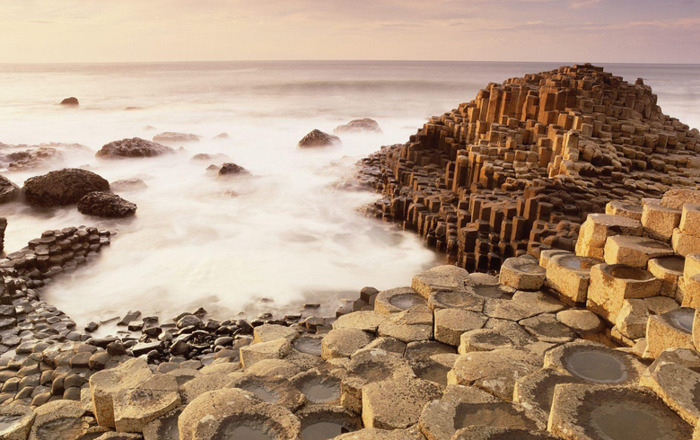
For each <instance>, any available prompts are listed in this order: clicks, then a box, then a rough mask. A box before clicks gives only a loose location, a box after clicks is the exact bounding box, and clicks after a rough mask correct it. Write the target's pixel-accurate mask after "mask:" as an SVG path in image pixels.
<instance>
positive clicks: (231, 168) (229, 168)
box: [219, 162, 250, 176]
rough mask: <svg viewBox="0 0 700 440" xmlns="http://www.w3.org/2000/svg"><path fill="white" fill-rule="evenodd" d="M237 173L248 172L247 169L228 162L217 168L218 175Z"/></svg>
mask: <svg viewBox="0 0 700 440" xmlns="http://www.w3.org/2000/svg"><path fill="white" fill-rule="evenodd" d="M238 174H250V172H249V171H248V170H246V169H245V168H243V167H242V166H240V165H236V164H235V163H232V162H228V163H225V164H223V165H222V166H221V168H220V169H219V176H234V175H238Z"/></svg>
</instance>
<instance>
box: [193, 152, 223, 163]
mask: <svg viewBox="0 0 700 440" xmlns="http://www.w3.org/2000/svg"><path fill="white" fill-rule="evenodd" d="M217 159H221V160H225V159H228V156H227V155H225V154H207V153H199V154H195V155H194V156H192V159H190V160H191V161H192V162H200V161H205V160H206V161H212V160H217Z"/></svg>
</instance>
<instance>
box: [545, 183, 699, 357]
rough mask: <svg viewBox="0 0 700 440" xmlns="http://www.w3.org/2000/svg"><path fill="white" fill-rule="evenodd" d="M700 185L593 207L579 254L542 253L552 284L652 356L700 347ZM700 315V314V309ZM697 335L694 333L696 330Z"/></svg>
mask: <svg viewBox="0 0 700 440" xmlns="http://www.w3.org/2000/svg"><path fill="white" fill-rule="evenodd" d="M698 202H700V190H690V189H672V190H670V191H668V192H666V194H664V196H663V197H661V198H658V199H652V198H645V199H643V200H642V201H641V202H640V203H637V204H635V203H631V202H627V201H611V202H609V203H608V204H607V206H606V214H590V215H589V216H588V219H587V220H586V221H585V222H584V223H583V225H582V226H581V229H580V234H579V239H578V242H577V244H576V253H575V254H574V253H571V252H567V251H559V250H548V251H543V252H541V255H540V261H541V264H542V266H544V267H545V268H546V274H547V284H548V286H549V287H550V288H551V289H552V291H553V292H556V293H557V294H558V295H559V297H560V298H561V299H563V300H564V301H565V302H567V303H569V304H576V305H580V306H585V307H587V308H588V309H589V310H591V311H594V312H595V313H596V314H598V315H599V316H600V317H601V318H603V319H604V320H606V321H607V322H608V323H609V324H610V326H611V327H612V330H611V332H610V336H611V337H612V339H613V340H615V341H616V342H618V343H621V344H623V345H627V346H630V347H634V350H635V351H636V352H637V353H638V354H640V355H644V356H645V357H649V358H657V357H658V356H659V355H660V354H661V353H662V352H663V351H664V350H665V349H667V348H673V347H682V348H688V349H697V348H700V324H698V325H697V326H694V325H693V321H694V316H695V315H696V313H695V310H697V309H700V204H698ZM698 315H699V318H698V319H700V313H698ZM694 329H696V330H695V333H696V334H697V335H696V336H697V337H696V338H695V340H694V339H693V331H694Z"/></svg>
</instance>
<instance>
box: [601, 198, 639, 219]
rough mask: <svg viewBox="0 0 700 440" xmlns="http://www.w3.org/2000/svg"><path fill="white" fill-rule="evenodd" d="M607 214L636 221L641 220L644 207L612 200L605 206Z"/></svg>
mask: <svg viewBox="0 0 700 440" xmlns="http://www.w3.org/2000/svg"><path fill="white" fill-rule="evenodd" d="M605 213H606V214H610V215H619V216H622V217H628V218H631V219H634V220H641V219H642V205H637V204H634V203H628V202H625V201H622V200H612V201H610V202H608V204H607V205H605Z"/></svg>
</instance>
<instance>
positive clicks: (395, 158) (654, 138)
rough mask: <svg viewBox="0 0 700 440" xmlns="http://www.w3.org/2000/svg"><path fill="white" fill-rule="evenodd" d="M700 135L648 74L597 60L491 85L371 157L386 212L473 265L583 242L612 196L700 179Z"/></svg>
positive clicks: (491, 266)
mask: <svg viewBox="0 0 700 440" xmlns="http://www.w3.org/2000/svg"><path fill="white" fill-rule="evenodd" d="M698 152H700V133H698V131H697V130H689V128H688V126H686V125H684V124H682V123H680V122H679V121H678V120H676V119H673V118H670V117H668V116H666V115H664V114H663V113H662V112H661V109H660V108H659V107H658V106H657V105H656V95H654V94H653V93H652V91H651V88H650V87H649V86H646V85H644V84H643V82H642V81H641V80H637V82H636V83H635V84H629V83H627V82H625V81H623V80H622V78H620V77H616V76H613V75H612V74H610V73H607V72H604V71H603V69H602V68H599V67H594V66H591V65H588V64H587V65H576V66H571V67H561V68H559V69H557V70H553V71H550V72H543V73H539V74H532V75H526V76H525V77H523V78H513V79H509V80H507V81H505V82H504V83H503V84H495V83H491V84H489V85H488V86H487V87H486V88H485V89H483V90H481V91H480V92H479V93H478V94H477V96H476V99H474V100H473V101H471V102H468V103H464V104H460V105H459V107H458V108H457V109H454V110H452V111H451V112H449V113H445V114H443V115H441V116H436V117H433V118H431V119H430V121H429V122H427V123H426V124H425V125H424V126H423V128H422V129H421V130H419V131H418V133H417V134H415V135H413V136H411V138H410V139H409V142H408V143H406V144H403V145H394V146H388V147H383V148H382V150H381V151H379V152H378V153H375V154H374V155H372V156H370V157H369V158H367V159H365V160H364V161H363V175H362V176H361V179H362V180H363V181H365V182H366V183H368V184H369V185H371V186H373V187H374V188H375V189H376V190H377V191H379V192H381V193H382V194H383V198H382V199H381V200H379V201H378V202H377V203H376V204H375V205H374V206H373V207H372V209H371V211H372V212H373V213H374V214H375V215H376V216H378V217H382V218H384V219H386V220H393V221H398V222H401V223H402V225H403V226H404V227H405V228H406V229H411V230H415V231H417V232H418V233H420V234H421V236H423V237H424V239H425V242H426V244H427V245H428V246H430V247H432V248H435V249H437V250H439V251H444V252H447V254H448V255H449V257H450V259H451V261H453V262H455V263H456V264H457V265H458V266H460V267H464V268H466V269H468V270H482V271H486V270H497V269H498V268H499V267H500V265H501V262H502V261H503V259H504V258H508V257H512V256H519V255H522V254H525V253H529V254H532V255H535V256H537V255H539V252H540V250H542V249H565V250H570V251H573V250H574V246H575V242H576V239H577V236H578V228H579V226H580V224H581V223H583V221H584V220H585V219H586V216H587V215H588V214H590V213H602V212H603V211H604V208H605V204H606V203H607V202H608V201H609V200H610V199H611V198H617V199H621V200H628V201H632V202H639V201H640V200H641V199H642V198H645V197H658V196H660V195H661V194H662V193H663V192H664V191H666V190H668V189H670V188H671V187H678V186H692V185H696V184H698V183H699V182H700V155H699V154H698Z"/></svg>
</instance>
